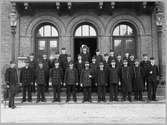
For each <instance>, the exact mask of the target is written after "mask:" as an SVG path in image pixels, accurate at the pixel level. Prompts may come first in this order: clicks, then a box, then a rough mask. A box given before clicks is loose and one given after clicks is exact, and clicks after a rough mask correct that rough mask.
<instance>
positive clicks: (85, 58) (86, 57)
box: [80, 45, 90, 63]
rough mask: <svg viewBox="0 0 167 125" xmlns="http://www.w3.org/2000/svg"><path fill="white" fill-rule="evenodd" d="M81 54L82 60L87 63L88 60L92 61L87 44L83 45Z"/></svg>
mask: <svg viewBox="0 0 167 125" xmlns="http://www.w3.org/2000/svg"><path fill="white" fill-rule="evenodd" d="M80 55H81V56H82V62H83V63H85V62H86V61H88V62H89V61H90V55H89V52H88V47H87V46H86V45H83V46H82V47H81V53H80Z"/></svg>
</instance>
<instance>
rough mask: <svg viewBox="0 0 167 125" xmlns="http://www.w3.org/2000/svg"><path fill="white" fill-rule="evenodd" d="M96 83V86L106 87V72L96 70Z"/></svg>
mask: <svg viewBox="0 0 167 125" xmlns="http://www.w3.org/2000/svg"><path fill="white" fill-rule="evenodd" d="M96 83H97V85H98V86H106V85H107V77H106V71H105V70H100V69H98V70H97V72H96Z"/></svg>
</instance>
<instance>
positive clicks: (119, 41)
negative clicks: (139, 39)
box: [114, 40, 121, 49]
mask: <svg viewBox="0 0 167 125" xmlns="http://www.w3.org/2000/svg"><path fill="white" fill-rule="evenodd" d="M114 48H115V49H121V40H114Z"/></svg>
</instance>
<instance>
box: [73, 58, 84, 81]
mask: <svg viewBox="0 0 167 125" xmlns="http://www.w3.org/2000/svg"><path fill="white" fill-rule="evenodd" d="M75 67H76V69H77V72H78V80H79V83H80V76H81V72H82V70H83V69H84V63H83V62H80V63H79V62H78V61H77V62H76V64H75Z"/></svg>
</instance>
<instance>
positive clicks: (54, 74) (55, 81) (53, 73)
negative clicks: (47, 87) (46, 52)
mask: <svg viewBox="0 0 167 125" xmlns="http://www.w3.org/2000/svg"><path fill="white" fill-rule="evenodd" d="M50 78H51V81H52V85H53V86H54V85H60V83H61V82H62V81H63V70H62V69H61V68H60V67H59V68H55V67H54V68H52V69H51V70H50Z"/></svg>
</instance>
